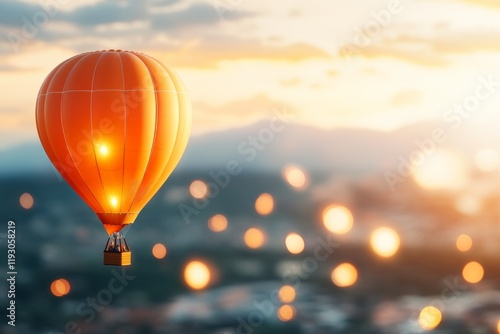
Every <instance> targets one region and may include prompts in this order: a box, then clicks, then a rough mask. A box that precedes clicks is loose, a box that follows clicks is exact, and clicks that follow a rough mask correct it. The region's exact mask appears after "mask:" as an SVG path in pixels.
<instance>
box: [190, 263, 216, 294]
mask: <svg viewBox="0 0 500 334" xmlns="http://www.w3.org/2000/svg"><path fill="white" fill-rule="evenodd" d="M210 278H211V274H210V268H208V266H207V265H206V264H205V263H203V262H201V261H191V262H189V263H188V264H187V265H186V267H185V268H184V281H185V282H186V284H187V285H188V286H189V287H190V288H191V289H194V290H202V289H204V288H205V287H206V286H207V285H208V284H209V283H210Z"/></svg>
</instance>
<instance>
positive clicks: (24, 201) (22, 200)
mask: <svg viewBox="0 0 500 334" xmlns="http://www.w3.org/2000/svg"><path fill="white" fill-rule="evenodd" d="M34 203H35V200H34V199H33V196H31V195H30V194H28V193H24V194H22V195H21V197H19V204H21V206H22V207H23V208H24V209H26V210H29V209H31V208H32V207H33V204H34Z"/></svg>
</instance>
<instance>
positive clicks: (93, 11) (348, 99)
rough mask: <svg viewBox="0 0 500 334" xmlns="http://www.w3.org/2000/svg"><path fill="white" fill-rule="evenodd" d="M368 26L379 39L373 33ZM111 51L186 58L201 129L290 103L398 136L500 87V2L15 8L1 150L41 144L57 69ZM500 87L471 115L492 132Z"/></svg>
mask: <svg viewBox="0 0 500 334" xmlns="http://www.w3.org/2000/svg"><path fill="white" fill-rule="evenodd" d="M41 4H46V5H47V6H48V7H47V8H48V9H45V11H44V10H43V9H42V7H41ZM391 10H392V13H391ZM381 11H382V12H381ZM47 12H48V14H47ZM374 13H379V14H377V15H378V16H379V21H380V23H377V22H376V21H375V18H374V16H377V15H375V14H374ZM388 13H389V15H388ZM47 17H48V18H49V19H48V21H45V18H47ZM33 28H35V30H33ZM367 29H368V30H369V31H368V32H367V33H369V34H371V37H366V36H364V37H363V36H361V37H360V34H361V33H362V32H363V31H366V30H367ZM370 29H371V30H370ZM360 43H362V45H360ZM101 49H128V50H136V51H141V52H144V53H147V54H150V55H152V56H154V57H157V58H160V59H162V60H163V61H165V62H166V63H168V64H170V65H172V66H173V67H174V68H175V69H176V70H177V72H178V74H179V75H180V76H181V78H182V79H183V81H184V83H185V84H186V86H187V90H188V92H189V94H190V97H191V100H192V103H193V113H194V114H193V116H194V119H193V122H194V123H193V132H194V134H201V133H206V132H209V131H214V130H222V129H226V128H230V127H238V126H245V125H248V124H251V123H253V122H255V121H257V120H259V119H261V118H265V117H271V116H272V115H273V109H283V108H286V109H287V110H289V111H291V112H294V113H296V115H297V117H296V121H297V122H299V123H303V124H308V125H312V126H317V127H322V128H338V127H362V128H371V129H377V130H382V131H390V130H393V129H396V128H398V127H401V126H404V125H407V124H412V123H416V122H421V121H427V120H439V119H442V118H443V115H444V114H446V112H447V110H449V109H450V108H452V107H453V104H454V103H461V102H462V101H463V100H464V99H465V98H467V96H469V95H471V94H474V91H475V88H476V87H477V86H478V83H479V81H478V80H479V79H478V78H479V77H483V78H488V77H491V78H492V80H494V79H495V78H497V81H498V82H500V3H499V2H498V1H495V0H474V1H472V0H469V1H466V0H462V1H460V0H453V1H452V0H419V1H411V0H405V1H403V0H402V1H398V0H394V1H379V0H362V1H361V0H355V1H340V0H322V1H299V0H287V1H283V0H282V1H263V0H154V1H142V0H124V1H119V0H117V1H98V0H89V1H68V0H59V1H58V0H42V1H38V0H30V1H28V0H25V1H8V2H7V1H5V2H1V3H0V91H1V92H2V93H1V94H0V105H1V108H0V133H1V135H0V141H1V145H0V147H8V146H11V145H13V144H17V143H19V142H22V141H27V140H35V139H36V128H35V121H34V106H35V100H36V96H37V92H38V89H39V87H40V85H41V84H42V82H43V80H44V78H45V76H46V75H47V74H48V73H49V72H50V71H51V70H52V69H53V68H54V67H55V66H56V65H58V64H59V63H60V62H62V61H64V60H65V59H67V58H68V57H71V56H73V55H75V54H78V53H81V52H85V51H93V50H101ZM346 50H347V51H346ZM496 89H497V90H498V93H497V92H495V93H494V94H492V95H491V97H489V98H488V99H486V100H484V101H481V105H480V107H479V108H478V109H477V111H475V115H474V117H471V118H470V120H471V121H472V122H475V123H478V124H484V126H485V127H487V128H490V129H492V131H493V129H495V131H496V128H497V127H498V125H500V113H499V112H498V111H499V110H500V87H497V88H496Z"/></svg>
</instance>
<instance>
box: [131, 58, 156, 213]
mask: <svg viewBox="0 0 500 334" xmlns="http://www.w3.org/2000/svg"><path fill="white" fill-rule="evenodd" d="M131 54H132V55H133V56H134V57H137V59H139V60H140V61H141V62H142V63H143V64H144V66H145V67H146V69H147V70H148V73H149V76H150V78H151V83H152V85H153V89H154V94H155V132H154V136H153V143H152V144H151V150H150V151H149V158H148V163H147V164H146V169H145V170H144V175H143V176H142V180H141V182H140V183H139V185H138V187H137V191H136V192H135V194H134V198H133V199H132V202H130V207H129V209H128V210H129V211H130V210H131V209H132V207H133V206H134V202H135V200H136V198H137V195H138V194H139V190H140V189H141V186H142V182H143V181H144V176H145V175H146V173H147V171H148V167H149V163H150V162H151V157H152V156H153V150H154V147H155V143H156V138H157V134H156V131H157V130H158V93H157V92H156V84H155V81H154V79H153V75H152V74H151V71H150V70H149V67H148V65H146V63H145V62H144V61H143V60H142V59H141V57H139V56H137V55H135V54H134V53H131Z"/></svg>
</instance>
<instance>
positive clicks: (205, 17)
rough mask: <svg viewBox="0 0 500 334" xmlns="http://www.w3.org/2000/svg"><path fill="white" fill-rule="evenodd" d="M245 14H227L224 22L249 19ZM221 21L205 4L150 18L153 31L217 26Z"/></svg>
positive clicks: (212, 8) (214, 10)
mask: <svg viewBox="0 0 500 334" xmlns="http://www.w3.org/2000/svg"><path fill="white" fill-rule="evenodd" d="M251 15H252V14H250V13H245V12H227V13H225V14H224V20H236V19H240V18H244V17H249V16H251ZM220 21H221V18H220V17H219V14H218V13H217V9H216V8H215V7H214V6H211V5H207V4H202V3H200V4H194V5H192V6H191V7H189V8H187V9H185V10H182V11H176V12H170V13H162V14H156V15H153V17H152V28H153V29H162V30H163V29H168V30H171V29H180V28H185V27H191V26H200V25H211V24H217V23H219V22H220Z"/></svg>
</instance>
